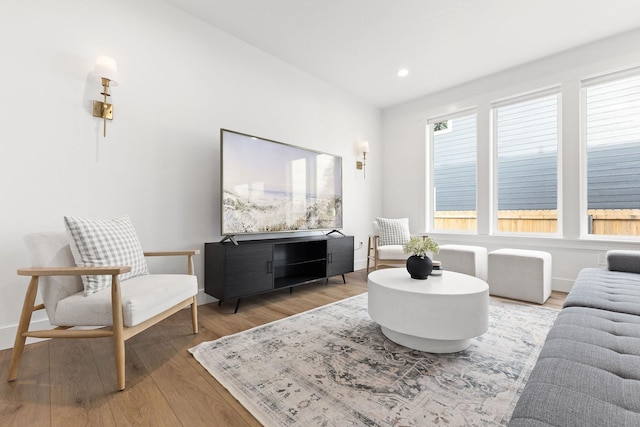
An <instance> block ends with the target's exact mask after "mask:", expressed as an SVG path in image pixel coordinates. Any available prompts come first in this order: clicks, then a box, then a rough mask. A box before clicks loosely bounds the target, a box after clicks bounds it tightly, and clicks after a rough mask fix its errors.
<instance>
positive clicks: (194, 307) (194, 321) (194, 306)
mask: <svg viewBox="0 0 640 427" xmlns="http://www.w3.org/2000/svg"><path fill="white" fill-rule="evenodd" d="M191 325H192V326H193V333H194V334H197V333H198V301H197V300H196V297H195V296H194V297H193V302H192V303H191Z"/></svg>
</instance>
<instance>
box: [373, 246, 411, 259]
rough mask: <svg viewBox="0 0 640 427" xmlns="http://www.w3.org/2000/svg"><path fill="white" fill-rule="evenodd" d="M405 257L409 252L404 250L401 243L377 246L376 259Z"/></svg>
mask: <svg viewBox="0 0 640 427" xmlns="http://www.w3.org/2000/svg"><path fill="white" fill-rule="evenodd" d="M407 258H409V254H406V253H405V252H404V249H403V246H402V245H385V246H378V259H397V260H403V259H407Z"/></svg>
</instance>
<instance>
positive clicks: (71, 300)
mask: <svg viewBox="0 0 640 427" xmlns="http://www.w3.org/2000/svg"><path fill="white" fill-rule="evenodd" d="M24 240H25V244H26V245H27V248H28V250H29V252H30V257H31V260H32V265H35V266H34V267H32V268H21V269H19V270H18V275H20V276H27V277H30V278H31V279H30V282H29V286H28V288H27V291H26V295H25V298H24V305H23V307H22V313H21V315H20V321H19V324H18V330H17V333H16V339H15V343H14V347H13V352H12V355H11V363H10V367H9V376H8V380H9V381H13V380H15V379H16V378H17V375H18V368H19V365H20V361H21V359H22V355H23V352H24V350H25V341H26V338H27V337H34V338H100V337H112V338H113V344H114V355H115V365H116V375H117V385H118V389H119V390H124V388H125V341H126V340H128V339H129V338H131V337H133V336H135V335H136V334H138V333H140V332H142V331H144V330H145V329H147V328H149V327H150V326H153V325H155V324H156V323H158V322H160V321H161V320H163V319H165V318H167V317H169V316H170V315H172V314H174V313H176V312H178V311H179V310H181V309H183V308H186V307H191V323H192V328H193V333H197V332H198V311H197V301H196V295H197V292H198V283H197V278H196V276H195V275H194V268H193V257H194V255H197V254H198V253H199V251H198V250H185V251H174V252H146V253H144V255H145V256H148V257H156V256H186V258H187V273H188V274H145V275H140V276H136V277H132V278H129V279H127V280H122V281H121V280H119V275H121V274H123V273H127V272H129V271H130V270H131V267H129V266H100V267H75V263H74V258H73V255H72V253H71V249H70V246H69V242H68V237H67V235H66V234H65V233H64V232H48V233H31V234H29V235H27V236H25V239H24ZM81 275H107V276H111V286H110V289H109V288H107V289H102V290H101V291H98V292H95V293H93V294H91V295H88V296H86V295H84V293H83V284H82V281H81V280H80V276H81ZM38 291H40V293H41V294H42V300H43V303H42V304H37V305H36V304H35V300H36V295H37V293H38ZM42 309H45V310H46V311H47V315H48V317H49V323H50V324H51V325H53V326H54V327H55V328H54V329H49V330H29V326H30V323H31V316H32V313H33V312H35V311H38V310H42ZM76 326H84V327H94V328H95V329H71V328H73V327H76Z"/></svg>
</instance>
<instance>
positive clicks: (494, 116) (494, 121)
mask: <svg viewBox="0 0 640 427" xmlns="http://www.w3.org/2000/svg"><path fill="white" fill-rule="evenodd" d="M551 95H555V96H556V97H557V102H558V104H557V116H556V123H557V129H556V132H557V148H556V150H557V154H556V156H557V158H556V178H557V189H556V198H557V200H556V212H557V218H556V221H557V222H556V224H557V229H556V232H555V233H518V232H501V231H499V229H498V198H499V197H500V194H499V193H498V185H499V183H498V109H499V108H501V107H505V106H508V105H513V104H519V103H522V102H526V101H532V100H535V99H538V98H544V97H546V96H551ZM491 148H492V154H493V156H492V171H491V175H492V196H491V234H493V235H496V236H516V237H535V238H558V237H562V235H563V231H562V230H563V227H562V223H563V222H562V218H563V208H562V200H563V197H562V194H563V193H562V172H563V171H562V152H563V149H562V87H561V86H552V87H549V88H544V89H540V90H536V91H533V92H528V93H525V94H521V95H517V96H513V97H508V98H503V99H499V100H496V101H494V102H492V103H491Z"/></svg>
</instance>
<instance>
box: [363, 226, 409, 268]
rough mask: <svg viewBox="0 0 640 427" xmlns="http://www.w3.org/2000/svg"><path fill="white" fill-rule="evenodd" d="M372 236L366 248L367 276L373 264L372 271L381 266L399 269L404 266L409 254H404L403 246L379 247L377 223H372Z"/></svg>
mask: <svg viewBox="0 0 640 427" xmlns="http://www.w3.org/2000/svg"><path fill="white" fill-rule="evenodd" d="M371 228H372V234H371V235H369V239H368V244H367V246H368V248H367V274H369V269H370V268H371V263H372V262H373V268H374V270H377V269H378V268H379V267H381V266H393V267H400V266H403V265H405V264H406V262H407V258H409V254H406V253H405V252H404V248H403V245H380V234H379V233H380V232H379V227H378V223H377V222H376V221H373V223H372V225H371Z"/></svg>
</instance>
